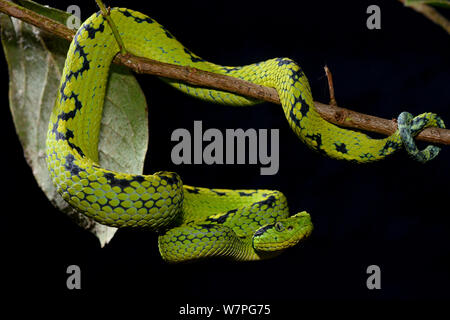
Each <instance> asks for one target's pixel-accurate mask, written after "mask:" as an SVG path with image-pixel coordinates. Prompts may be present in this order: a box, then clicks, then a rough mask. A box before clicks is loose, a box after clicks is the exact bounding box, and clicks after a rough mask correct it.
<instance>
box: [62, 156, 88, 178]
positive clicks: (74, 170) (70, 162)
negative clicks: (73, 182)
mask: <svg viewBox="0 0 450 320" xmlns="http://www.w3.org/2000/svg"><path fill="white" fill-rule="evenodd" d="M74 160H75V157H74V156H73V154H70V153H69V154H68V155H67V156H66V163H65V164H64V167H65V168H66V170H68V171H70V173H71V174H72V175H73V176H78V175H79V173H80V172H81V171H85V170H84V169H81V168H80V167H79V166H78V165H76V164H75V163H74Z"/></svg>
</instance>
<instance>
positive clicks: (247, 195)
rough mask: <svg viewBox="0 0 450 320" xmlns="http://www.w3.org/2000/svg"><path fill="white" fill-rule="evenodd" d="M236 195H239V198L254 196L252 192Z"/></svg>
mask: <svg viewBox="0 0 450 320" xmlns="http://www.w3.org/2000/svg"><path fill="white" fill-rule="evenodd" d="M238 193H239V195H240V196H241V197H251V196H252V195H254V194H255V192H254V191H253V192H250V193H247V192H242V191H239V192H238Z"/></svg>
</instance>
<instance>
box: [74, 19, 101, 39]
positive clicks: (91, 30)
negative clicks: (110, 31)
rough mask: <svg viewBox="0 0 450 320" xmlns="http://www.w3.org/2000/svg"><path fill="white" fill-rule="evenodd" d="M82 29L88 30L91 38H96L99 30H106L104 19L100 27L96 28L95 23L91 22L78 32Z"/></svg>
mask: <svg viewBox="0 0 450 320" xmlns="http://www.w3.org/2000/svg"><path fill="white" fill-rule="evenodd" d="M82 30H86V31H87V33H88V38H89V39H95V35H96V33H97V32H103V31H105V25H104V20H103V21H102V23H100V24H99V26H98V28H94V26H93V24H92V23H89V24H85V25H84V26H83V27H82V28H81V29H80V30H79V31H78V32H81V31H82Z"/></svg>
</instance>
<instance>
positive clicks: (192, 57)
mask: <svg viewBox="0 0 450 320" xmlns="http://www.w3.org/2000/svg"><path fill="white" fill-rule="evenodd" d="M184 52H186V53H187V54H188V55H189V57H190V58H191V61H192V62H203V61H205V60H204V59H202V58H200V57H196V56H195V55H194V54H193V53H192V52H191V51H190V50H189V49H187V48H184Z"/></svg>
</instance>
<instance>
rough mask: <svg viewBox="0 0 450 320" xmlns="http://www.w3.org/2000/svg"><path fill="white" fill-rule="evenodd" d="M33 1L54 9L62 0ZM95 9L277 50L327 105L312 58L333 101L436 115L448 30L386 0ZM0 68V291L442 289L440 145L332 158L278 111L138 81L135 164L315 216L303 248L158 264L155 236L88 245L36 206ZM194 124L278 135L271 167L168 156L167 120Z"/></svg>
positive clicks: (174, 306) (405, 294)
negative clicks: (277, 200)
mask: <svg viewBox="0 0 450 320" xmlns="http://www.w3.org/2000/svg"><path fill="white" fill-rule="evenodd" d="M41 2H43V1H41ZM45 3H46V4H49V5H50V6H53V7H57V8H60V9H63V10H65V9H66V8H67V6H68V5H70V4H77V1H48V2H45ZM93 3H94V1H91V2H89V3H83V4H81V3H79V5H80V7H81V13H82V18H83V19H85V18H87V17H88V16H89V15H90V14H91V13H93V12H95V11H96V10H97V9H96V8H95V5H94V4H93ZM106 4H107V5H110V6H126V7H128V8H131V9H135V10H138V11H141V12H143V13H146V14H148V15H149V16H151V17H153V18H154V19H156V20H157V21H158V22H160V23H161V24H163V25H164V26H166V28H167V29H168V30H170V31H171V32H172V33H173V34H174V35H175V36H176V37H177V38H178V40H180V41H181V42H182V43H183V44H184V45H185V46H186V47H188V48H189V49H191V50H192V51H193V52H195V53H196V54H198V55H200V56H201V57H203V58H205V59H207V60H210V61H213V62H216V63H219V64H224V65H244V64H248V63H253V62H256V61H260V60H265V59H269V58H272V57H284V56H287V57H290V58H292V59H294V60H296V61H297V62H298V63H300V65H301V66H302V68H303V69H304V71H305V73H306V75H307V76H308V78H309V79H310V84H311V86H312V91H313V96H314V98H315V100H317V101H321V102H327V101H328V89H327V83H326V78H325V76H324V71H323V67H324V65H325V64H327V65H328V66H329V67H330V68H331V70H332V72H333V77H334V82H335V83H334V84H335V90H336V95H337V99H338V103H339V105H341V106H344V107H347V108H350V109H353V110H356V111H360V112H363V113H367V114H371V115H376V116H380V117H383V118H388V119H391V118H396V117H397V116H398V114H399V113H400V112H401V111H404V110H407V111H409V112H411V113H413V114H419V113H422V112H426V111H432V112H436V113H438V114H439V115H441V116H442V118H443V119H444V120H446V121H447V123H448V124H450V108H449V107H450V104H449V101H450V90H449V89H450V88H449V70H450V62H449V53H450V50H449V49H450V47H449V38H448V34H446V33H445V32H444V31H443V30H442V29H441V28H439V27H438V26H436V25H434V24H433V23H431V22H430V21H428V20H427V19H425V18H424V17H423V16H421V15H419V14H417V13H416V12H414V11H412V10H411V9H408V8H404V7H403V6H402V4H400V3H399V2H398V1H393V0H392V1H370V2H368V1H352V2H350V1H348V2H346V3H345V5H343V4H342V2H341V1H320V2H313V1H308V2H305V1H292V2H288V1H278V2H273V3H263V2H255V1H246V2H244V1H226V2H212V1H195V2H191V1H186V2H184V3H173V2H169V1H163V2H156V1H151V2H149V3H146V2H138V1H134V2H131V1H126V3H125V2H120V1H107V3H106ZM370 4H377V5H379V6H380V8H381V26H382V28H381V30H372V31H371V30H368V29H367V28H366V19H367V17H368V14H366V9H367V7H368V6H369V5H370ZM0 61H1V62H0V63H1V68H2V69H1V72H2V80H3V83H2V86H1V90H2V91H1V93H2V94H1V97H2V98H1V99H2V108H1V109H0V110H1V113H2V114H1V116H2V126H1V129H0V130H1V137H2V142H3V147H2V167H1V168H2V172H3V173H2V181H3V186H4V187H5V188H4V190H3V191H2V196H3V201H2V204H3V209H2V210H1V212H2V213H1V217H2V218H1V221H2V235H4V236H5V240H4V241H3V243H2V256H3V258H4V259H2V260H3V261H2V265H3V268H4V270H5V271H4V272H3V276H4V281H3V285H4V286H5V285H6V287H4V288H6V290H7V291H8V292H15V293H18V294H23V293H30V292H31V293H35V292H39V294H40V295H41V294H42V293H45V294H51V295H57V296H59V297H67V298H71V297H76V296H78V297H80V296H82V297H89V299H92V301H94V300H95V299H96V297H105V296H107V297H110V296H111V297H115V298H117V305H118V306H119V305H120V301H122V299H126V298H128V297H135V296H137V297H140V298H143V299H145V300H147V299H149V302H148V303H149V304H152V308H153V309H156V310H165V312H166V315H167V316H170V315H176V312H177V311H178V308H179V306H182V305H184V304H186V303H195V304H197V305H201V304H208V303H217V304H221V303H225V302H233V303H251V302H257V303H262V302H263V303H272V304H275V305H277V304H280V303H283V304H286V305H287V307H288V308H289V309H292V311H295V310H296V308H298V307H299V306H300V304H299V303H297V302H301V301H321V300H324V299H325V300H337V299H339V300H358V301H367V300H393V299H395V300H411V299H448V298H449V297H450V294H449V287H450V263H449V262H448V261H449V260H450V259H449V257H450V251H449V249H448V245H449V243H450V218H449V209H448V208H449V203H448V198H447V197H448V196H449V177H450V175H449V170H448V163H449V160H450V149H449V148H448V147H445V148H444V149H443V150H442V152H441V154H440V155H439V156H438V158H437V159H435V160H434V161H432V162H430V163H428V164H425V165H423V164H419V163H416V162H414V161H413V160H411V159H409V158H408V157H407V156H406V155H405V153H404V152H401V153H398V154H395V155H394V156H391V157H390V158H389V159H386V160H385V161H382V162H379V163H374V164H369V165H357V164H352V163H346V162H341V161H336V160H331V159H327V158H324V157H323V156H321V155H319V154H316V153H313V152H312V151H310V150H309V149H308V148H307V147H306V146H305V145H303V144H302V143H301V142H300V141H299V140H298V138H297V137H296V136H295V135H294V134H293V132H291V130H290V128H289V127H288V123H287V121H286V120H285V118H284V115H283V113H282V110H281V108H280V107H279V106H276V105H272V104H268V103H264V104H261V105H258V106H254V107H248V108H233V107H224V106H215V105H212V104H208V103H204V102H202V101H199V100H196V99H193V98H189V97H187V96H184V95H183V94H181V93H179V92H175V90H174V89H172V88H171V87H169V86H167V85H165V84H164V83H162V82H161V81H159V80H158V79H156V78H154V77H152V76H149V75H140V76H138V80H139V81H140V83H141V85H142V87H143V90H144V92H145V93H146V96H147V101H148V104H149V115H150V118H149V120H150V144H149V152H148V160H147V162H146V166H145V173H152V172H154V171H158V170H168V171H176V172H178V173H179V174H180V175H181V176H182V178H183V181H184V183H186V184H189V185H196V186H208V187H221V188H272V189H277V190H280V191H282V192H283V193H284V194H285V195H286V196H287V198H288V201H289V205H290V208H291V212H292V213H296V212H299V211H302V210H307V211H308V212H309V213H310V214H311V216H312V219H313V222H314V225H315V230H314V232H313V234H312V236H311V237H310V239H309V240H308V241H307V242H305V243H304V244H302V245H300V246H298V247H295V248H293V249H291V250H289V251H287V252H285V253H284V254H282V255H281V256H279V257H278V258H276V259H273V260H268V261H262V262H256V263H234V262H230V261H224V260H209V261H203V262H199V263H193V264H187V265H168V264H166V263H164V262H163V261H162V259H161V258H160V256H159V252H158V248H157V236H156V235H155V234H152V233H150V232H145V231H136V230H134V231H129V230H120V231H118V232H117V234H116V236H115V237H114V239H113V240H112V241H111V243H110V244H108V245H107V246H106V247H105V248H103V249H101V248H100V246H99V243H98V241H97V239H96V238H95V237H94V236H93V235H91V234H89V233H88V232H85V231H83V230H81V229H80V228H78V227H77V226H76V225H74V224H73V223H72V222H71V221H70V220H69V219H68V218H67V217H65V216H64V215H63V214H61V213H59V212H58V211H57V210H56V209H54V208H53V207H52V205H51V204H50V203H49V202H48V201H47V199H46V197H45V195H44V194H43V192H42V191H41V190H40V189H39V187H38V186H37V184H36V182H35V180H34V178H33V175H32V172H31V170H30V168H29V167H28V165H27V164H26V162H25V159H24V157H23V150H22V147H21V145H20V143H19V140H18V138H17V136H16V134H15V129H14V126H13V122H12V118H11V115H10V113H9V109H8V100H7V80H8V76H7V67H6V62H5V61H4V57H3V56H2V57H1V59H0ZM30 107H32V106H30ZM194 120H202V121H203V128H204V130H205V129H206V128H219V129H225V128H244V129H246V128H268V129H270V128H279V129H280V169H279V172H278V173H277V174H276V175H273V176H260V174H259V170H260V166H259V165H239V166H238V165H236V166H230V165H228V166H227V165H213V166H207V165H203V166H202V165H182V166H176V165H174V164H172V162H171V159H170V152H171V149H172V147H173V146H174V143H173V142H171V141H170V135H171V133H172V131H173V130H175V129H176V128H187V129H188V130H190V131H191V132H192V130H193V121H194ZM6 204H10V206H9V207H8V208H6V207H5V206H6ZM71 264H77V265H79V266H80V267H81V270H82V290H80V291H77V292H74V291H69V290H67V288H66V284H65V283H66V277H67V274H66V268H67V266H68V265H71ZM371 264H376V265H378V266H380V268H381V286H382V289H381V290H368V289H367V287H366V279H367V277H368V275H367V274H366V268H367V267H368V266H369V265H371ZM43 296H44V297H45V296H46V295H43ZM114 301H116V300H114ZM167 305H169V308H167ZM278 311H279V310H278ZM278 311H277V310H276V308H275V310H274V311H273V312H274V313H275V314H276V313H277V312H278Z"/></svg>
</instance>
